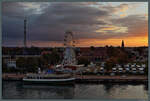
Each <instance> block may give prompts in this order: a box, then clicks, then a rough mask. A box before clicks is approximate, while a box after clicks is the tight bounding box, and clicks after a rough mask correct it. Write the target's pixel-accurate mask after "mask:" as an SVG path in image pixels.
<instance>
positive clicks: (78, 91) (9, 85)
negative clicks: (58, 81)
mask: <svg viewBox="0 0 150 101" xmlns="http://www.w3.org/2000/svg"><path fill="white" fill-rule="evenodd" d="M2 90H3V91H2V96H3V98H5V99H6V98H7V99H9V98H10V99H13V98H14V99H17V98H18V99H19V98H21V99H56V98H57V99H120V98H121V99H125V98H126V99H127V98H129V99H147V97H148V84H116V83H115V84H113V83H105V84H75V86H51V85H23V84H22V82H8V81H7V82H6V81H4V82H3V86H2Z"/></svg>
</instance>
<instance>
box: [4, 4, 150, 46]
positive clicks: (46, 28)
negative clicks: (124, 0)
mask: <svg viewBox="0 0 150 101" xmlns="http://www.w3.org/2000/svg"><path fill="white" fill-rule="evenodd" d="M127 6H128V5H127V4H122V5H119V6H117V7H116V8H115V7H104V6H100V7H101V9H100V8H99V7H93V6H91V5H89V4H88V3H40V2H39V3H33V4H32V5H31V4H29V3H19V2H11V3H10V2H3V3H2V14H3V16H2V34H3V35H2V37H3V44H8V42H7V41H8V40H11V41H12V40H13V41H16V40H17V41H16V42H18V40H19V41H22V40H23V20H24V17H25V16H27V20H28V22H27V38H28V41H56V42H57V41H58V42H61V41H63V36H64V32H65V31H66V30H72V31H73V32H74V33H75V38H76V39H87V38H96V39H108V38H117V37H124V36H133V34H134V35H141V33H135V29H137V28H140V27H143V26H145V28H146V27H147V19H145V18H144V17H143V16H138V15H132V16H127V17H124V18H117V19H115V18H113V17H112V14H113V13H114V12H116V11H117V10H121V9H123V8H126V7H127ZM111 8H112V9H111ZM119 8H120V9H119ZM123 10H124V9H123ZM111 24H113V25H114V26H119V27H127V28H128V34H127V33H121V32H114V31H111V30H110V31H108V32H107V33H103V32H96V30H100V29H101V28H102V27H104V26H109V25H111ZM133 32H134V33H133ZM132 33H133V34H132ZM16 44H17V43H16Z"/></svg>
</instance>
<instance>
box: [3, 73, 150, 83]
mask: <svg viewBox="0 0 150 101" xmlns="http://www.w3.org/2000/svg"><path fill="white" fill-rule="evenodd" d="M24 76H25V75H24V74H8V73H4V74H3V75H2V79H3V80H20V81H21V80H22V78H23V77H24ZM76 81H77V82H80V83H84V82H147V81H148V77H147V76H146V75H129V76H109V75H76Z"/></svg>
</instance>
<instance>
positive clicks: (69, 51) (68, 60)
mask: <svg viewBox="0 0 150 101" xmlns="http://www.w3.org/2000/svg"><path fill="white" fill-rule="evenodd" d="M64 46H65V51H64V59H63V61H62V64H63V65H75V64H76V63H77V61H76V57H75V52H74V47H75V41H74V37H73V33H72V32H71V31H66V32H65V36H64Z"/></svg>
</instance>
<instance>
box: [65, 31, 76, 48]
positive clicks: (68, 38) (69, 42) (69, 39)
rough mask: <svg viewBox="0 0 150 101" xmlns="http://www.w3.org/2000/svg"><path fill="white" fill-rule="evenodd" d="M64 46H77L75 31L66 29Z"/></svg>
mask: <svg viewBox="0 0 150 101" xmlns="http://www.w3.org/2000/svg"><path fill="white" fill-rule="evenodd" d="M64 46H65V47H75V40H74V36H73V33H72V32H71V31H66V33H65V38H64Z"/></svg>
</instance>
